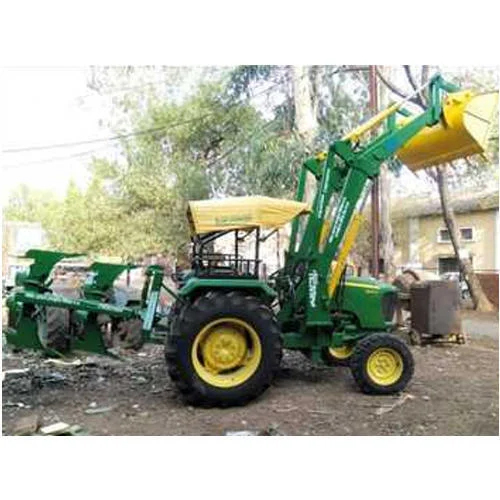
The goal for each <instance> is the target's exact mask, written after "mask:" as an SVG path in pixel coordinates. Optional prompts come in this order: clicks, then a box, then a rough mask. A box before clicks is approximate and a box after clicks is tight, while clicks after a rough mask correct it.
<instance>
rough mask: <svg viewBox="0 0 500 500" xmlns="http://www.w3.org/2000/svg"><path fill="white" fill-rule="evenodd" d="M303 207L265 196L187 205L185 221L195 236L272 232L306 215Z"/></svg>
mask: <svg viewBox="0 0 500 500" xmlns="http://www.w3.org/2000/svg"><path fill="white" fill-rule="evenodd" d="M309 212H310V209H309V206H308V204H307V203H301V202H298V201H292V200H283V199H279V198H268V197H266V196H241V197H235V198H223V199H220V200H219V199H217V200H201V201H190V202H189V207H188V213H187V215H188V220H189V224H190V226H191V231H192V232H193V233H195V234H203V233H210V232H213V231H228V230H234V229H252V228H261V229H275V228H278V227H281V226H284V225H285V224H287V223H288V222H290V221H291V220H292V219H293V218H295V217H296V216H297V215H301V214H306V213H309Z"/></svg>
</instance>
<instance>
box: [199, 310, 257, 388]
mask: <svg viewBox="0 0 500 500" xmlns="http://www.w3.org/2000/svg"><path fill="white" fill-rule="evenodd" d="M261 358H262V346H261V343H260V339H259V336H258V335H257V333H256V331H255V330H254V329H253V328H252V327H251V326H250V325H249V324H248V323H246V322H245V321H242V320H240V319H237V318H220V319H217V320H215V321H212V322H210V323H209V324H208V325H206V326H204V327H203V329H202V330H201V331H200V333H199V334H198V335H197V336H196V338H195V341H194V343H193V347H192V349H191V361H192V363H193V367H194V369H195V371H196V373H197V375H198V376H199V377H200V378H201V379H202V380H204V381H205V382H206V383H207V384H210V385H212V386H215V387H222V388H226V389H227V388H230V387H236V386H238V385H241V384H243V383H244V382H246V381H247V380H248V379H249V378H250V377H251V376H252V375H253V374H254V373H255V372H256V370H257V368H258V366H259V364H260V360H261Z"/></svg>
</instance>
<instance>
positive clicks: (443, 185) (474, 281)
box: [436, 166, 494, 312]
mask: <svg viewBox="0 0 500 500" xmlns="http://www.w3.org/2000/svg"><path fill="white" fill-rule="evenodd" d="M436 180H437V185H438V189H439V196H440V198H441V208H442V210H443V219H444V222H445V224H446V228H447V229H448V233H449V235H450V240H451V244H452V245H453V250H454V252H455V257H456V259H457V261H458V267H459V270H460V273H461V274H462V276H463V277H464V279H465V281H466V283H467V287H468V288H469V292H470V295H471V298H472V302H473V303H474V309H476V310H478V311H483V312H484V311H494V307H493V305H492V304H491V302H490V301H489V300H488V297H486V295H485V293H484V292H483V289H482V287H481V283H480V282H479V279H478V278H477V276H476V274H475V273H474V269H473V268H472V262H471V261H470V259H469V258H467V257H461V252H460V244H459V242H460V235H459V230H458V227H457V222H456V219H455V213H454V211H453V208H452V206H451V204H450V197H449V193H448V184H447V179H446V167H445V166H440V167H437V177H436Z"/></svg>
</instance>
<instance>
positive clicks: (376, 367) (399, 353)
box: [350, 333, 414, 394]
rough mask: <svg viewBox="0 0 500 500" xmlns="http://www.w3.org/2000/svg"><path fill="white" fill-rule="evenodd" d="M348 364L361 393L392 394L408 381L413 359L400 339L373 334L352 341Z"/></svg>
mask: <svg viewBox="0 0 500 500" xmlns="http://www.w3.org/2000/svg"><path fill="white" fill-rule="evenodd" d="M350 366H351V373H352V376H353V377H354V380H355V381H356V383H357V384H358V386H359V388H360V389H361V390H362V391H363V392H364V393H366V394H394V393H397V392H400V391H402V390H403V389H404V388H405V387H406V385H407V384H408V382H409V381H410V380H411V378H412V376H413V370H414V361H413V356H412V354H411V352H410V350H409V349H408V347H407V346H406V344H405V343H404V342H403V341H402V340H400V339H399V338H397V337H395V336H394V335H389V334H379V333H376V334H372V335H369V336H367V337H365V338H364V339H362V340H360V341H359V342H358V343H357V344H356V347H355V349H354V352H353V354H352V357H351V363H350Z"/></svg>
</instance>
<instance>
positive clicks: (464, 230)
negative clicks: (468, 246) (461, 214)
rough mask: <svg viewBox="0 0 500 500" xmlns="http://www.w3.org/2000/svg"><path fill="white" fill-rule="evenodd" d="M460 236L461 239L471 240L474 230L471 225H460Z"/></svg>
mask: <svg viewBox="0 0 500 500" xmlns="http://www.w3.org/2000/svg"><path fill="white" fill-rule="evenodd" d="M460 237H461V238H462V241H472V240H473V239H474V231H472V228H471V227H461V228H460Z"/></svg>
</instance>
